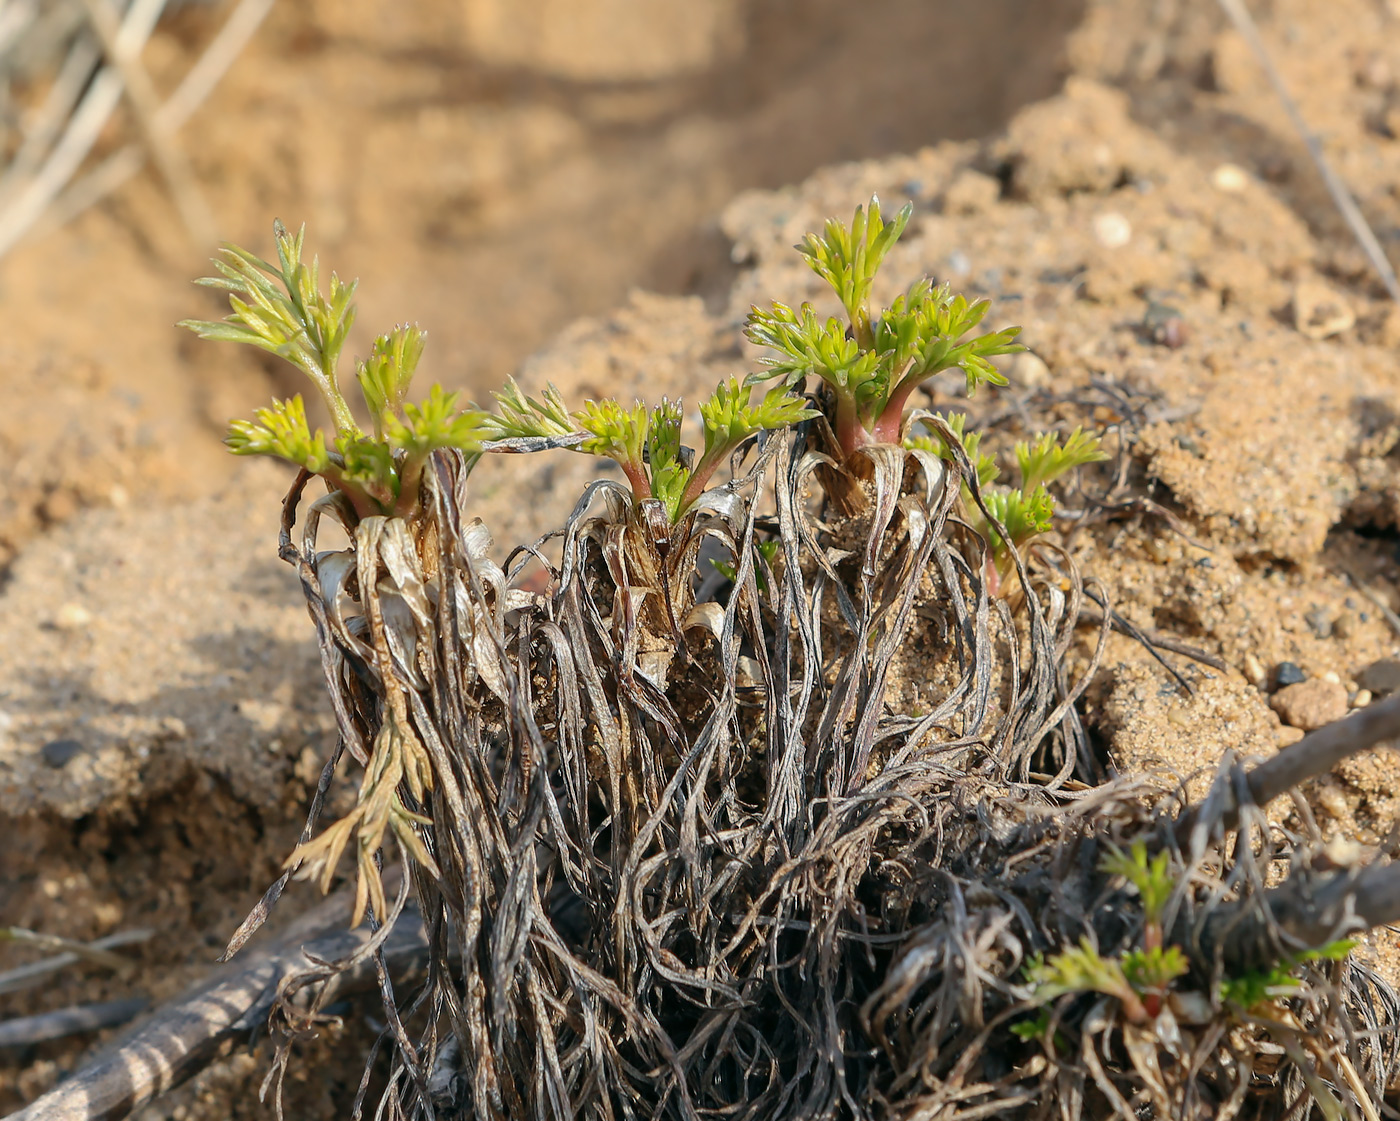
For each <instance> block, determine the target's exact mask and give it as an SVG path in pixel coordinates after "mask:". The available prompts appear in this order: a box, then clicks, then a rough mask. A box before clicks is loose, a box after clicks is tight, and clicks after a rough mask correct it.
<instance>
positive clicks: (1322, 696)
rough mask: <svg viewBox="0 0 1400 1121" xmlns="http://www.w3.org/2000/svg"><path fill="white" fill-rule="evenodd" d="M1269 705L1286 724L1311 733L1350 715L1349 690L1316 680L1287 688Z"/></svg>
mask: <svg viewBox="0 0 1400 1121" xmlns="http://www.w3.org/2000/svg"><path fill="white" fill-rule="evenodd" d="M1269 703H1270V704H1271V705H1273V709H1274V711H1275V712H1277V713H1278V714H1279V718H1280V719H1282V720H1283V722H1284V723H1285V724H1287V725H1289V726H1290V727H1293V728H1301V729H1302V730H1303V731H1305V732H1311V731H1312V730H1313V729H1315V728H1321V727H1322V726H1323V725H1324V724H1330V723H1332V721H1334V720H1340V719H1341V718H1342V717H1343V716H1345V715H1346V714H1347V691H1346V689H1344V688H1343V687H1342V685H1341V684H1340V682H1335V681H1325V680H1323V679H1322V678H1316V679H1314V680H1312V681H1300V682H1299V683H1298V684H1297V685H1287V686H1285V687H1284V688H1282V689H1280V690H1279V691H1278V692H1277V693H1275V694H1274V695H1273V698H1272V699H1271V700H1270V702H1269Z"/></svg>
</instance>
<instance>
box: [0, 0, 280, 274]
mask: <svg viewBox="0 0 1400 1121" xmlns="http://www.w3.org/2000/svg"><path fill="white" fill-rule="evenodd" d="M274 3H276V0H240V3H239V5H238V7H237V8H235V9H234V11H233V14H232V15H231V16H229V17H228V20H227V21H226V22H225V23H224V25H223V27H221V28H219V33H218V34H217V35H215V36H214V39H213V41H212V42H211V43H210V44H209V46H208V47H207V48H206V49H205V51H204V53H203V54H202V55H200V58H199V61H198V62H196V63H195V64H194V66H193V67H191V68H190V71H189V73H188V74H186V75H185V77H184V78H183V80H181V82H180V84H179V86H177V87H176V89H175V92H174V93H173V94H171V95H170V99H169V100H168V101H167V102H166V103H165V104H164V105H162V106H161V107H160V109H159V110H158V111H157V113H156V116H155V123H156V125H157V127H159V128H160V130H161V131H163V132H164V133H166V134H171V133H174V132H175V131H176V130H177V129H179V128H180V126H181V125H183V124H184V123H185V122H186V121H188V120H189V119H190V117H191V116H193V115H194V111H195V110H196V109H198V108H199V107H200V105H202V104H203V103H204V100H205V98H207V97H208V96H209V94H210V92H211V91H212V90H213V89H214V87H215V86H216V85H218V82H219V79H220V78H222V77H223V76H224V74H225V73H227V72H228V68H229V67H230V66H232V65H233V61H234V59H236V58H237V57H238V56H239V54H241V53H242V51H243V48H244V47H246V46H247V45H248V41H249V40H250V39H252V37H253V35H254V33H255V32H256V31H257V30H258V28H259V27H260V26H261V25H262V22H263V20H264V19H265V18H266V17H267V13H268V12H270V11H271V10H272V5H273V4H274ZM145 162H146V153H145V151H144V150H143V149H142V147H141V145H140V144H127V145H125V146H124V147H122V148H121V149H119V150H118V151H116V152H114V153H113V154H112V155H110V156H108V157H107V158H106V159H105V160H103V161H102V163H100V164H98V165H97V167H96V168H94V169H93V170H92V171H90V172H88V174H86V175H85V176H83V177H82V178H81V179H78V180H77V181H75V182H73V183H72V184H70V185H69V186H68V187H67V188H66V189H65V190H64V191H63V193H62V194H61V195H59V196H58V198H56V199H55V200H54V203H53V205H52V206H51V207H49V209H48V211H47V213H45V214H44V215H43V217H42V218H41V219H40V220H39V221H37V222H36V223H35V225H34V233H35V234H36V235H37V234H44V233H49V232H51V231H52V230H56V229H59V228H60V227H62V226H65V225H67V224H68V223H69V222H71V221H72V220H73V219H74V218H76V217H77V216H78V215H79V214H81V213H82V212H83V211H85V210H86V209H88V207H90V206H94V205H96V204H97V203H99V202H101V201H102V200H103V199H104V198H106V197H107V196H108V195H110V194H111V193H112V192H113V191H115V190H116V189H117V188H118V187H120V186H121V185H122V184H123V183H125V182H126V181H127V180H128V179H130V178H131V177H132V176H133V175H135V174H136V173H137V172H138V171H140V170H141V168H142V166H143V165H144V164H145ZM0 251H2V250H0Z"/></svg>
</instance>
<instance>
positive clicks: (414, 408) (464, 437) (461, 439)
mask: <svg viewBox="0 0 1400 1121" xmlns="http://www.w3.org/2000/svg"><path fill="white" fill-rule="evenodd" d="M460 397H461V394H459V393H444V392H443V390H442V386H440V385H434V386H433V387H432V388H431V389H430V390H428V396H427V397H425V398H424V399H423V400H422V401H421V402H420V403H418V404H414V403H413V402H411V401H410V402H408V403H407V404H405V405H404V407H403V414H404V420H402V421H400V420H399V419H398V418H397V417H390V418H389V422H388V425H387V426H386V427H387V435H388V438H389V442H390V443H391V444H392V445H393V446H394V447H396V448H402V449H403V450H404V451H405V452H407V453H408V454H409V456H410V457H414V456H416V457H419V458H422V457H424V456H427V455H428V454H429V453H430V452H434V451H436V450H437V449H438V448H459V449H461V450H462V451H465V452H476V451H479V450H480V449H481V441H482V440H483V439H486V438H488V433H489V432H490V425H489V423H488V418H487V416H486V414H485V413H482V412H478V411H477V410H475V409H466V410H462V411H458V408H457V401H458V399H459V398H460Z"/></svg>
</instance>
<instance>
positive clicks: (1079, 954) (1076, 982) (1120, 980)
mask: <svg viewBox="0 0 1400 1121" xmlns="http://www.w3.org/2000/svg"><path fill="white" fill-rule="evenodd" d="M1026 980H1028V981H1030V982H1031V984H1033V985H1034V986H1035V992H1034V994H1033V999H1035V1000H1037V1001H1040V1002H1041V1003H1042V1004H1045V1003H1048V1002H1050V1001H1052V1000H1055V999H1056V998H1058V997H1062V996H1067V995H1069V994H1071V993H1090V992H1092V993H1103V994H1104V995H1105V996H1111V997H1113V998H1114V999H1116V1000H1117V1001H1118V1002H1119V1004H1121V1005H1122V1006H1123V1014H1124V1015H1125V1016H1127V1017H1128V1019H1129V1020H1131V1021H1132V1022H1133V1023H1135V1024H1145V1023H1147V1022H1148V1020H1150V1019H1151V1016H1150V1015H1148V1012H1147V1009H1146V1007H1144V1005H1143V1003H1142V998H1141V997H1140V996H1139V995H1138V992H1137V990H1136V989H1134V988H1133V986H1132V985H1131V984H1130V983H1129V981H1128V978H1127V976H1126V975H1125V974H1124V972H1123V965H1122V963H1121V962H1119V961H1118V960H1117V959H1116V958H1105V957H1103V956H1102V955H1100V954H1099V951H1098V950H1097V949H1095V948H1094V945H1093V943H1092V942H1090V941H1089V939H1088V938H1084V939H1081V940H1080V943H1079V945H1078V946H1076V947H1074V948H1072V949H1068V950H1065V951H1063V952H1062V953H1058V954H1055V955H1054V956H1053V957H1051V958H1048V959H1047V958H1045V957H1044V956H1043V955H1041V954H1036V955H1035V956H1034V957H1032V958H1031V959H1030V960H1029V961H1028V962H1027V963H1026Z"/></svg>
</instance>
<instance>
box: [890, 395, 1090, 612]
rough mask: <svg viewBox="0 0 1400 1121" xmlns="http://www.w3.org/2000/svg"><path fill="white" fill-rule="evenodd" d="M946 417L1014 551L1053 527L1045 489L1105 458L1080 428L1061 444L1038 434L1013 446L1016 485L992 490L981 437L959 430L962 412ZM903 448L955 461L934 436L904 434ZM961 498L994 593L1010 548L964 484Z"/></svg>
mask: <svg viewBox="0 0 1400 1121" xmlns="http://www.w3.org/2000/svg"><path fill="white" fill-rule="evenodd" d="M945 419H946V420H947V422H948V427H949V428H951V429H952V430H953V433H954V435H956V436H957V437H958V439H959V441H960V442H961V444H962V447H963V451H965V452H966V453H967V457H968V459H969V460H971V461H972V464H973V466H974V467H975V469H976V471H977V488H978V490H979V491H980V492H981V494H982V501H983V502H985V503H986V505H987V509H988V511H989V512H990V513H991V514H992V516H993V517H994V518H995V519H996V520H997V521H999V522H1001V524H1002V525H1003V526H1004V527H1005V528H1006V533H1007V536H1008V537H1009V538H1010V540H1011V543H1012V544H1013V545H1014V546H1015V547H1016V548H1018V549H1019V548H1021V547H1022V546H1024V545H1025V544H1026V543H1027V542H1029V541H1031V540H1032V539H1033V538H1036V537H1039V536H1040V535H1041V534H1044V533H1048V532H1049V531H1050V529H1051V528H1052V526H1053V519H1054V515H1055V500H1054V499H1053V498H1052V497H1051V496H1050V492H1049V491H1048V490H1047V489H1046V487H1047V485H1048V484H1050V483H1053V482H1055V481H1056V480H1058V479H1060V478H1062V477H1063V476H1064V475H1066V474H1068V473H1069V472H1070V471H1073V470H1074V469H1075V468H1077V467H1081V466H1083V465H1084V464H1086V463H1095V462H1097V461H1099V460H1102V459H1107V458H1108V454H1107V453H1106V452H1105V451H1103V449H1102V448H1101V447H1100V443H1101V441H1100V438H1099V437H1098V436H1090V435H1088V434H1086V433H1085V432H1084V431H1083V429H1082V428H1076V429H1075V430H1074V431H1073V432H1072V433H1070V435H1069V437H1068V438H1067V439H1065V440H1064V441H1063V442H1062V441H1061V440H1060V439H1059V438H1058V437H1056V436H1055V435H1054V434H1053V433H1049V432H1042V433H1041V434H1040V435H1039V436H1037V437H1036V438H1035V440H1034V441H1032V442H1031V443H1018V444H1017V445H1016V447H1015V454H1016V464H1017V467H1018V470H1019V473H1020V476H1021V485H1020V486H1016V487H1011V486H993V485H992V484H994V483H995V482H996V480H997V479H998V478H999V477H1000V476H1001V469H1000V468H999V467H998V466H997V463H996V460H995V459H993V458H992V457H991V456H989V455H986V454H984V453H983V452H981V451H980V450H979V445H980V443H981V439H982V434H981V433H980V432H966V431H965V430H964V429H965V426H966V424H967V415H966V414H965V413H954V414H952V415H950V416H948V417H946V418H945ZM904 446H905V447H907V448H919V449H922V450H924V451H928V452H931V453H933V454H934V455H936V456H938V457H939V458H941V459H944V460H947V461H949V462H952V461H953V459H954V455H953V452H952V449H950V448H949V447H948V445H947V443H946V442H945V441H944V439H943V437H942V436H940V435H938V433H937V432H933V433H931V434H929V435H919V436H914V435H911V436H908V437H906V438H905V441H904ZM961 498H962V507H963V516H964V517H965V518H966V520H967V522H968V524H969V525H971V526H972V528H973V529H975V530H976V531H977V532H978V533H979V534H981V535H982V537H983V538H984V539H985V540H986V542H987V544H988V546H989V547H990V549H991V555H990V557H989V562H988V567H987V577H988V582H989V583H990V584H991V587H992V591H993V592H994V593H995V591H996V590H997V589H999V588H1000V587H1001V585H1002V584H1003V583H1004V582H1005V581H1006V580H1007V578H1008V577H1010V575H1011V574H1012V572H1013V571H1014V570H1015V565H1014V563H1013V561H1012V558H1011V550H1010V549H1009V548H1007V545H1006V540H1005V539H1003V538H1002V536H1001V534H1000V533H999V532H998V531H997V530H996V529H995V528H994V527H993V525H992V523H991V521H990V520H989V519H988V518H987V517H986V516H985V515H984V514H983V513H982V511H981V509H980V508H979V507H978V505H977V502H976V500H975V499H974V498H973V495H972V488H971V487H969V486H968V485H967V484H966V483H964V484H963V487H962V495H961Z"/></svg>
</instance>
